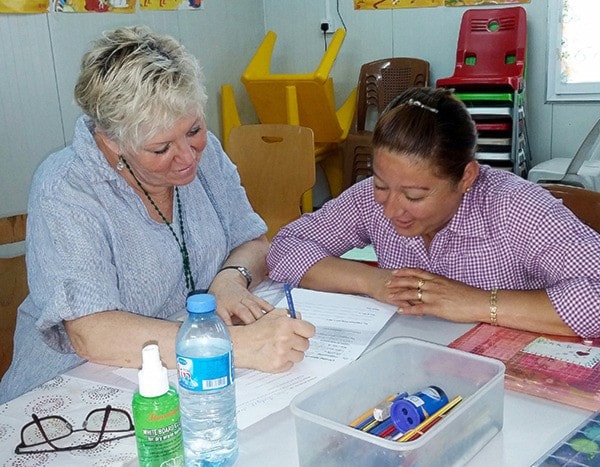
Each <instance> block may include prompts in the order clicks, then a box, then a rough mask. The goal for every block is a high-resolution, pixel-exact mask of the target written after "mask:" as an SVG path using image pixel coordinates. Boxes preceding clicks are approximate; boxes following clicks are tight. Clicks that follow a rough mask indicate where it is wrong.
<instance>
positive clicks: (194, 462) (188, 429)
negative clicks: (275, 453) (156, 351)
mask: <svg viewBox="0 0 600 467" xmlns="http://www.w3.org/2000/svg"><path fill="white" fill-rule="evenodd" d="M215 308H216V301H215V297H214V296H213V295H210V294H198V295H191V296H190V297H188V299H187V310H188V318H187V320H186V321H185V322H184V323H183V325H182V326H181V328H180V330H179V333H178V334H177V347H176V352H177V373H178V376H179V400H180V406H181V426H182V428H183V445H184V455H185V464H186V466H203V467H208V466H210V467H213V466H215V467H216V466H223V467H224V466H230V465H233V463H234V462H235V460H236V459H237V455H238V441H237V420H236V410H235V386H234V373H233V352H232V345H231V337H230V335H229V331H228V330H227V326H225V323H224V322H223V320H221V318H219V316H218V315H217V314H216V312H215Z"/></svg>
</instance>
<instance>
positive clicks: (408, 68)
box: [344, 57, 429, 188]
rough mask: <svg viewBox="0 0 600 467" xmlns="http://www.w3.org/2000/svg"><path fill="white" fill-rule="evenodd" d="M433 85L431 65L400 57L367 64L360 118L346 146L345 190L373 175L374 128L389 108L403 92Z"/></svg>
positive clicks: (359, 94)
mask: <svg viewBox="0 0 600 467" xmlns="http://www.w3.org/2000/svg"><path fill="white" fill-rule="evenodd" d="M428 85H429V62H427V61H425V60H421V59H419V58H409V57H396V58H385V59H381V60H375V61H373V62H369V63H365V64H364V65H362V66H361V68H360V73H359V77H358V86H357V94H356V99H357V104H356V114H355V117H354V120H353V125H352V129H351V130H350V133H349V134H348V137H347V139H346V142H345V143H344V188H348V187H349V186H350V185H352V184H354V183H356V182H357V181H359V180H362V179H364V178H367V177H370V176H371V175H372V158H373V153H372V149H371V138H372V136H373V133H372V131H371V130H372V128H373V125H374V123H375V121H376V119H377V117H378V116H379V114H380V113H381V112H382V111H383V110H384V109H385V107H386V106H387V105H388V104H389V103H390V101H392V100H393V99H394V97H396V96H397V95H398V94H400V93H401V92H403V91H405V90H406V89H408V88H411V87H414V86H428Z"/></svg>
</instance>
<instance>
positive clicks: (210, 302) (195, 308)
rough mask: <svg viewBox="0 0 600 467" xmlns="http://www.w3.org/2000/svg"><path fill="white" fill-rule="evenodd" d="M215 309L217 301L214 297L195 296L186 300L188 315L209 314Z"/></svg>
mask: <svg viewBox="0 0 600 467" xmlns="http://www.w3.org/2000/svg"><path fill="white" fill-rule="evenodd" d="M216 308H217V301H216V300H215V296H214V295H211V294H207V293H205V294H196V295H190V296H189V297H188V298H187V310H188V311H189V312H190V313H209V312H211V311H215V309H216Z"/></svg>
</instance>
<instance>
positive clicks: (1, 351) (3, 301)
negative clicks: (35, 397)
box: [0, 214, 29, 378]
mask: <svg viewBox="0 0 600 467" xmlns="http://www.w3.org/2000/svg"><path fill="white" fill-rule="evenodd" d="M26 222H27V214H19V215H16V216H10V217H3V218H0V245H9V244H12V243H17V242H23V241H25V224H26ZM28 293H29V289H28V287H27V270H26V268H25V253H23V254H19V255H16V256H10V257H0V378H1V377H2V376H3V375H4V373H5V372H6V370H7V369H8V367H9V366H10V362H11V360H12V356H13V337H14V333H15V323H16V320H17V308H18V307H19V305H20V304H21V302H22V301H23V300H25V297H26V296H27V294H28Z"/></svg>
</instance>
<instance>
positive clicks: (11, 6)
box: [0, 0, 50, 13]
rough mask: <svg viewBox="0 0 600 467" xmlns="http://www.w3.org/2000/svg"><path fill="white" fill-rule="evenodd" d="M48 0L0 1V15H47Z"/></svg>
mask: <svg viewBox="0 0 600 467" xmlns="http://www.w3.org/2000/svg"><path fill="white" fill-rule="evenodd" d="M49 8H50V2H49V0H0V13H48V9H49Z"/></svg>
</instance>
